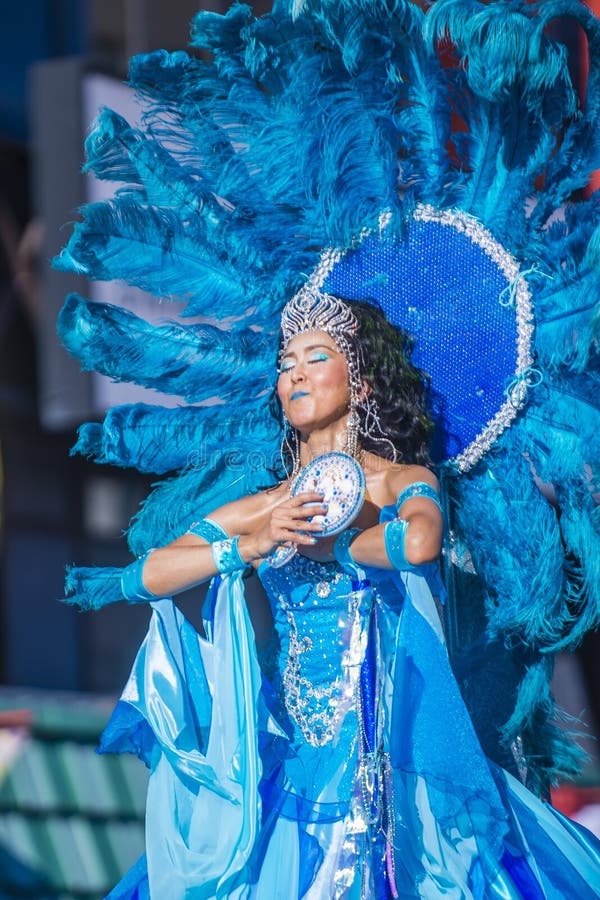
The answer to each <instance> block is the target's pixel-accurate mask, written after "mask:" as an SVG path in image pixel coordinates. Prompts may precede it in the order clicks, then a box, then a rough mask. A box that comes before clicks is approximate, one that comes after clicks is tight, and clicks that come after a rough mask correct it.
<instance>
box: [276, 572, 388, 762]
mask: <svg viewBox="0 0 600 900" xmlns="http://www.w3.org/2000/svg"><path fill="white" fill-rule="evenodd" d="M259 576H260V579H261V581H262V583H263V585H264V587H265V590H266V591H267V594H268V597H269V601H270V603H271V607H272V611H273V617H274V621H275V629H276V631H277V634H278V637H279V641H280V644H281V666H280V681H281V683H280V685H278V687H279V688H280V689H281V694H282V697H283V700H284V703H285V706H286V709H287V712H288V714H289V718H290V720H291V721H292V723H293V726H294V730H296V729H298V730H299V732H300V734H301V735H302V738H303V739H304V740H305V741H306V742H307V743H309V744H311V745H312V746H315V747H316V746H323V745H324V744H326V743H328V742H329V741H331V740H332V739H333V738H334V736H335V735H336V734H337V733H338V731H339V728H340V725H341V721H342V719H343V717H344V715H345V713H347V712H348V710H349V709H350V708H352V705H353V701H354V698H353V684H354V681H355V678H356V676H357V672H358V668H359V666H360V662H361V659H362V655H361V646H362V645H361V639H362V632H363V623H364V621H365V619H366V615H365V613H366V611H367V610H366V607H367V606H368V604H369V603H370V593H369V592H368V591H364V590H362V591H354V590H353V589H352V580H351V578H350V576H349V575H347V574H346V573H345V572H344V571H343V570H342V569H341V568H340V566H339V565H338V564H337V563H335V562H332V563H318V562H314V561H313V560H310V559H307V558H306V557H304V556H301V555H300V554H298V555H297V556H295V557H294V558H293V559H292V560H291V561H290V562H289V563H287V564H286V565H285V566H282V567H281V568H279V569H276V568H271V567H269V566H268V565H262V566H261V567H260V568H259ZM362 650H363V651H364V647H362Z"/></svg>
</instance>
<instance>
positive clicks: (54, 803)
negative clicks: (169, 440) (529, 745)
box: [0, 0, 600, 900]
mask: <svg viewBox="0 0 600 900" xmlns="http://www.w3.org/2000/svg"><path fill="white" fill-rule="evenodd" d="M594 3H595V6H596V12H597V13H598V12H600V0H598V2H596V0H590V3H589V5H590V6H594ZM251 5H252V6H253V8H254V12H255V13H256V14H262V13H264V12H267V11H268V10H269V8H270V5H271V4H270V3H269V2H267V0H264V2H259V0H257V2H255V3H253V4H251ZM229 6H230V3H229V2H228V0H222V2H218V0H212V2H204V3H202V2H199V0H169V2H164V0H27V2H26V3H15V2H10V3H9V2H8V0H0V459H1V472H0V479H1V506H0V509H1V515H0V527H1V541H2V543H1V554H0V900H2V898H4V897H30V898H37V900H43V898H46V897H53V898H55V897H61V898H71V897H73V898H75V897H77V898H94V897H101V896H103V894H104V893H105V892H106V891H107V890H108V889H109V887H110V886H111V885H112V883H114V881H116V880H117V879H118V877H119V876H120V874H122V872H123V871H125V869H126V868H127V867H128V866H129V865H130V864H131V863H132V862H133V861H134V860H135V859H136V858H137V856H138V855H139V854H140V853H141V852H142V851H143V806H144V781H145V773H144V769H143V766H142V765H141V764H139V763H137V761H135V760H129V759H120V758H109V757H99V756H97V755H95V753H94V747H95V745H96V743H97V740H98V736H99V733H100V731H101V729H102V727H103V725H104V724H105V722H106V719H107V717H108V715H109V713H110V709H111V707H112V704H113V703H114V699H115V697H116V696H118V692H119V690H120V688H121V687H122V685H123V683H124V681H125V679H126V677H127V674H128V671H129V667H130V665H131V662H132V659H133V656H134V654H135V651H136V649H137V646H138V644H139V642H140V640H141V639H142V637H143V635H144V633H145V630H146V627H147V622H148V610H147V609H146V608H144V607H143V606H140V607H132V606H126V605H115V606H109V607H107V608H106V609H104V610H102V611H101V612H98V613H95V614H94V615H93V616H92V615H82V614H80V613H78V612H76V611H75V610H73V609H71V608H69V607H67V606H65V605H62V604H60V603H59V602H58V599H59V598H60V597H62V596H63V581H64V566H65V564H66V563H68V562H73V561H77V562H78V563H79V564H82V565H86V564H90V565H92V564H93V565H122V564H126V563H127V562H128V561H129V559H130V558H129V555H128V553H127V549H126V546H125V541H124V539H123V537H122V533H123V530H124V529H125V528H126V527H127V524H128V522H129V519H130V518H131V516H132V515H133V514H134V512H135V510H136V508H137V506H138V504H139V502H140V500H141V499H142V498H143V497H144V496H145V494H146V493H147V491H148V488H149V481H148V479H147V478H145V477H143V476H140V475H137V474H135V473H131V472H126V471H122V470H112V469H109V468H107V467H97V466H93V465H91V464H89V463H87V462H86V461H85V460H82V459H80V458H78V457H70V456H69V448H70V447H71V446H72V444H73V443H74V440H75V430H76V427H77V426H78V425H79V424H80V423H81V422H82V421H89V420H93V419H95V418H97V419H99V418H101V417H102V415H103V412H104V411H105V409H106V408H107V406H109V405H111V404H113V403H117V402H119V403H120V402H131V401H135V400H137V399H142V398H143V392H142V391H141V390H140V389H135V391H134V390H133V389H132V388H128V387H127V386H115V385H112V384H110V383H109V382H107V381H106V379H103V378H101V377H99V376H96V375H94V374H85V375H83V374H81V373H80V372H79V369H78V365H77V363H76V362H74V361H73V360H72V359H70V358H69V357H68V356H67V354H66V352H65V351H64V350H63V349H62V348H61V347H60V345H59V343H58V340H57V338H56V330H55V322H56V316H57V313H58V310H59V309H60V307H61V305H62V303H63V300H64V297H65V295H66V294H67V293H68V292H69V291H72V290H77V291H79V292H80V293H82V294H83V295H84V296H91V297H96V298H97V299H103V300H108V301H111V300H112V301H113V302H118V303H121V304H122V305H128V306H130V308H132V309H135V310H136V311H138V312H141V314H148V315H149V314H150V312H149V310H145V309H144V302H145V301H144V297H143V295H141V294H139V293H136V292H134V291H132V290H129V289H127V288H125V287H123V286H118V285H110V286H108V288H107V287H106V286H103V285H90V284H86V283H83V284H82V283H81V281H80V280H78V279H77V278H76V277H74V276H68V275H65V274H61V273H56V272H52V271H51V270H50V267H49V261H50V259H51V258H52V257H53V256H54V254H55V253H56V252H57V251H58V250H59V249H60V247H61V246H62V245H63V244H64V242H65V241H66V239H67V237H68V235H69V233H70V226H69V224H68V223H69V222H72V221H73V220H74V219H75V218H76V217H77V209H78V207H79V206H80V205H81V204H82V203H84V202H88V201H91V200H96V199H100V198H101V197H102V196H104V191H105V190H106V188H105V187H101V186H99V185H98V184H96V183H94V182H93V181H91V179H89V178H88V177H87V176H84V175H82V173H81V166H82V163H83V142H84V139H85V136H86V134H87V131H88V128H89V123H90V122H91V120H92V119H93V118H94V115H95V113H96V111H97V109H98V107H99V106H100V105H102V104H106V105H108V106H111V107H113V108H116V109H118V110H119V111H120V112H122V113H124V114H125V115H126V116H127V117H128V118H130V119H134V120H135V118H136V105H135V101H134V100H133V98H132V97H131V96H130V94H129V92H128V90H127V88H126V87H125V86H124V79H125V76H126V71H127V60H128V58H129V57H130V56H131V55H133V54H135V53H139V52H145V51H149V50H152V49H156V48H158V47H164V48H166V49H168V50H175V49H181V48H185V47H186V45H187V34H188V23H189V20H190V19H191V17H192V16H193V15H194V13H196V12H197V11H198V10H199V9H211V10H214V11H217V12H224V11H225V10H226V9H227V8H228V7H229ZM556 27H557V29H561V24H560V23H559V24H558V25H557V26H556ZM569 27H570V26H569V25H568V24H567V23H564V27H562V30H561V34H560V37H561V38H562V39H566V40H567V41H568V42H569V43H570V45H571V54H572V58H573V67H574V77H575V78H576V79H577V80H578V81H579V83H580V84H581V85H582V86H583V84H584V82H585V70H584V67H583V63H582V60H583V53H579V50H580V46H579V41H580V36H579V34H578V33H577V32H576V31H575V30H574V31H572V32H571V31H569ZM116 292H118V295H117V293H116ZM155 399H156V398H155ZM599 660H600V654H599V653H598V647H597V643H596V644H594V640H593V638H590V640H589V641H588V643H587V644H586V645H585V646H584V647H583V648H582V651H581V653H580V654H579V655H578V657H577V658H570V657H569V658H564V659H561V660H559V665H558V667H557V672H558V675H557V679H556V682H555V687H556V693H557V694H558V696H559V699H561V700H562V702H563V704H564V705H565V706H566V707H567V709H568V710H569V711H570V712H571V713H572V714H573V715H576V716H581V717H582V718H583V720H584V721H585V723H586V727H587V733H588V736H589V737H590V738H591V736H592V735H593V734H594V732H596V731H597V725H596V723H597V722H598V721H600V710H599V708H598V702H599V701H598V693H599V691H598V687H599V683H600V675H599V669H598V666H599ZM587 748H588V750H589V752H590V755H591V758H592V763H591V765H590V766H589V767H588V769H587V770H586V773H585V775H584V780H583V781H582V783H581V785H579V786H578V790H577V791H576V792H570V793H569V791H566V790H565V791H563V793H562V795H561V796H562V803H563V807H564V808H565V809H566V810H567V811H568V812H570V813H575V814H578V813H581V815H583V816H585V815H586V814H587V815H588V816H590V822H591V823H592V825H593V824H594V822H595V819H594V813H593V812H592V813H591V814H588V813H585V810H586V809H588V810H589V809H592V810H594V808H595V807H594V803H595V801H596V800H597V799H598V792H597V790H596V787H595V784H596V769H595V768H594V765H595V760H596V758H597V756H596V749H595V744H594V743H593V742H592V740H591V739H588V741H587ZM596 815H597V814H596ZM588 824H589V823H588Z"/></svg>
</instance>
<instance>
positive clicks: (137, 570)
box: [121, 550, 157, 603]
mask: <svg viewBox="0 0 600 900" xmlns="http://www.w3.org/2000/svg"><path fill="white" fill-rule="evenodd" d="M151 552H152V551H151V550H148V553H145V554H144V556H140V558H139V559H136V560H135V561H134V562H132V563H130V564H129V565H128V566H127V567H126V568H125V569H123V572H122V573H121V592H122V594H123V596H124V597H125V599H126V600H127V602H128V603H149V602H151V601H152V600H156V599H157V598H156V594H153V593H152V592H151V591H149V590H148V588H147V587H146V586H145V584H144V581H143V578H142V575H143V572H144V565H145V563H146V560H147V558H148V555H149V554H150V553H151Z"/></svg>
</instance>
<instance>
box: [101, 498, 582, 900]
mask: <svg viewBox="0 0 600 900" xmlns="http://www.w3.org/2000/svg"><path fill="white" fill-rule="evenodd" d="M419 488H421V489H420V490H419ZM428 490H429V495H431V489H430V488H429V489H428ZM425 491H427V485H425V486H419V485H417V487H416V490H415V489H414V488H413V489H412V495H413V496H414V495H415V494H417V493H424V492H425ZM425 495H426V496H427V493H426V494H425ZM395 515H396V509H395V508H394V507H386V508H384V509H383V510H382V512H381V521H387V520H390V519H391V518H394V517H395ZM193 530H194V532H195V533H197V534H199V535H201V536H203V537H205V538H206V539H207V540H209V541H211V542H212V541H213V540H216V539H219V538H220V537H225V536H226V535H224V533H220V531H219V528H218V526H216V525H215V524H214V523H212V522H210V520H204V521H203V522H201V523H198V524H197V525H196V526H194V529H193ZM258 575H259V578H260V580H261V581H262V584H263V586H264V588H265V590H266V593H267V596H268V598H269V602H270V605H271V611H272V614H273V620H274V634H273V639H272V641H270V642H269V643H268V645H267V646H266V647H264V648H262V652H261V653H257V649H256V646H255V641H254V633H253V630H252V626H251V623H250V620H249V616H248V612H247V609H246V605H245V599H244V587H243V578H242V574H241V572H238V573H234V574H232V575H227V576H224V577H221V576H218V577H217V578H215V579H214V581H213V582H212V585H211V587H210V590H209V594H208V596H207V599H206V623H205V627H206V638H203V637H200V636H199V635H198V634H197V633H196V631H195V630H194V629H193V627H192V626H191V625H190V624H189V622H187V621H186V620H185V619H184V618H183V616H182V615H181V613H180V612H179V611H178V610H177V609H176V607H175V606H174V604H173V602H172V601H171V600H170V599H162V600H156V601H155V602H154V603H153V607H154V614H153V617H152V622H151V625H150V629H149V632H148V636H147V638H146V640H145V642H144V644H143V645H142V648H141V650H140V652H139V655H138V657H137V660H136V662H135V665H134V668H133V671H132V674H131V677H130V680H129V682H128V685H127V687H126V689H125V691H124V693H123V696H122V698H121V702H120V703H119V705H118V706H117V709H116V711H115V713H114V715H113V718H112V720H111V722H110V723H109V726H108V728H107V730H106V732H105V734H104V736H103V742H102V749H103V750H105V751H123V750H135V751H136V752H138V753H140V755H141V756H143V757H144V758H145V759H146V761H147V763H148V764H149V766H150V768H151V775H150V785H149V791H148V813H147V854H146V857H145V858H144V859H142V860H140V862H139V863H138V864H137V865H136V866H135V867H134V868H133V870H131V872H130V873H128V875H126V876H125V878H124V879H123V881H122V882H121V883H120V884H119V885H118V886H117V887H116V888H115V890H114V891H113V892H112V893H111V895H110V897H111V898H114V900H117V898H128V897H131V898H133V897H139V898H143V897H148V896H151V897H169V898H173V900H176V898H184V897H189V898H196V900H204V898H206V900H209V898H216V897H229V898H240V900H241V898H270V900H274V898H277V900H300V898H306V900H308V898H313V900H316V898H323V900H324V898H334V897H335V898H347V900H351V898H357V900H358V898H370V900H388V898H392V897H403V898H405V897H422V898H428V900H432V898H437V897H439V898H442V897H444V898H446V897H448V898H469V897H473V898H477V900H483V898H488V897H489V898H505V900H509V898H510V900H513V898H514V900H517V898H540V900H541V898H547V900H554V898H555V900H559V898H560V900H563V898H565V897H577V898H578V900H587V898H593V897H597V896H600V843H599V842H597V841H596V840H595V838H594V837H593V836H592V835H591V834H589V833H587V832H585V830H584V829H579V828H577V827H576V826H575V825H573V824H572V823H570V822H568V820H565V819H564V818H563V817H562V816H560V814H559V813H557V812H556V811H555V810H554V809H553V808H552V807H551V806H549V805H547V804H543V803H541V802H540V801H539V800H537V799H536V798H535V797H534V796H533V795H532V794H531V793H530V792H529V791H528V790H526V788H524V787H523V786H522V785H521V784H520V783H519V782H518V781H517V780H516V779H515V778H514V777H513V776H511V775H510V774H508V773H507V772H505V771H504V770H502V769H501V768H500V767H498V766H497V765H495V764H493V763H491V762H489V761H488V760H487V759H486V757H485V756H484V754H483V752H482V750H481V747H480V746H479V743H478V740H477V737H476V734H475V731H474V729H473V726H472V724H471V721H470V718H469V715H468V713H467V711H466V708H465V706H464V703H463V701H462V698H461V695H460V692H459V690H458V687H457V684H456V682H455V680H454V677H453V675H452V671H451V669H450V664H449V660H448V656H447V652H446V648H445V640H444V634H443V630H442V625H441V620H440V615H439V604H440V602H443V599H444V589H443V586H442V583H441V580H440V577H439V572H438V569H437V566H436V565H434V564H430V565H426V566H420V567H415V568H413V569H412V570H411V571H406V572H396V571H393V570H383V569H373V568H369V569H367V570H364V569H361V568H360V567H358V566H356V565H355V564H354V565H352V564H351V563H348V564H347V565H346V567H345V568H343V567H342V566H341V565H340V564H339V563H337V562H332V563H319V562H315V561H312V560H310V559H307V558H306V557H303V556H300V555H297V556H295V557H294V558H293V559H292V560H291V561H290V562H288V563H287V564H286V565H285V566H283V567H281V568H272V567H271V566H270V565H269V563H268V562H266V561H265V562H262V563H261V564H260V566H259V569H258Z"/></svg>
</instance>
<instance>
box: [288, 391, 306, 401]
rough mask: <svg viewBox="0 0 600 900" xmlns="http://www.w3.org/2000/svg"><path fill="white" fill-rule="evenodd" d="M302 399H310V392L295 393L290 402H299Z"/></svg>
mask: <svg viewBox="0 0 600 900" xmlns="http://www.w3.org/2000/svg"><path fill="white" fill-rule="evenodd" d="M300 397H308V391H294V393H293V394H292V395H291V397H290V400H299V399H300Z"/></svg>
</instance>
